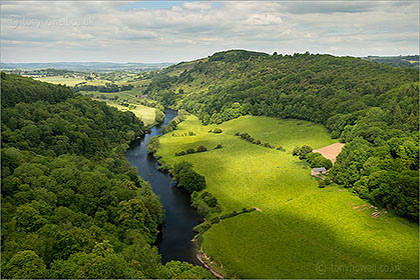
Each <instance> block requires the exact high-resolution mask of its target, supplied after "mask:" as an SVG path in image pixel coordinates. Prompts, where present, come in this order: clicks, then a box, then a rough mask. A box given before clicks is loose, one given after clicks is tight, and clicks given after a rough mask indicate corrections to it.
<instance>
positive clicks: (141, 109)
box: [99, 100, 156, 126]
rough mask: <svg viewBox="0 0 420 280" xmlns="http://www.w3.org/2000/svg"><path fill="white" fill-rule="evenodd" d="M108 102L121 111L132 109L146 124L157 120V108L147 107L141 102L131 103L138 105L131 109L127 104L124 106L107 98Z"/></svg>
mask: <svg viewBox="0 0 420 280" xmlns="http://www.w3.org/2000/svg"><path fill="white" fill-rule="evenodd" d="M99 101H103V100H99ZM105 102H106V104H108V105H110V106H112V107H115V108H117V109H118V110H120V111H130V112H133V113H134V115H136V117H137V118H139V119H141V120H142V121H143V123H144V125H145V126H148V125H151V124H153V123H154V122H155V117H156V109H155V108H152V107H147V106H144V105H140V104H131V105H134V106H136V108H135V109H129V108H128V107H126V106H122V105H119V104H117V103H115V102H112V101H110V100H106V101H105Z"/></svg>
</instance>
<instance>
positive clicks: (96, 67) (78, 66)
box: [0, 62, 172, 72]
mask: <svg viewBox="0 0 420 280" xmlns="http://www.w3.org/2000/svg"><path fill="white" fill-rule="evenodd" d="M171 64H172V63H166V62H162V63H134V62H127V63H111V62H51V63H1V64H0V68H1V69H3V70H13V69H19V70H37V69H59V70H70V71H93V72H107V71H117V70H120V71H149V70H155V69H162V68H164V67H167V66H169V65H171Z"/></svg>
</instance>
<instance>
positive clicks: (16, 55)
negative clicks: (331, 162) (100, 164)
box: [1, 1, 419, 62]
mask: <svg viewBox="0 0 420 280" xmlns="http://www.w3.org/2000/svg"><path fill="white" fill-rule="evenodd" d="M123 4H124V3H121V2H111V1H104V2H95V1H85V2H47V1H40V2H18V1H17V2H4V3H2V7H1V8H2V15H1V26H2V28H1V39H2V42H1V51H2V60H3V61H9V62H11V61H16V62H18V61H63V60H69V61H80V60H84V61H89V60H90V61H94V60H97V61H98V60H100V61H112V60H114V61H139V62H157V61H172V62H175V61H181V60H189V59H194V58H199V57H203V56H207V55H209V54H211V53H213V52H215V51H220V50H224V49H228V48H241V49H253V50H258V51H265V52H269V53H271V52H273V51H277V52H280V53H281V52H283V53H285V52H286V53H294V52H304V51H306V50H308V51H310V52H315V53H316V52H320V53H328V52H329V53H332V54H336V55H354V56H364V55H372V54H374V55H392V54H395V55H397V54H405V53H416V52H418V48H419V42H418V40H419V36H418V31H419V22H418V11H419V4H418V3H417V2H373V1H371V2H360V1H355V2H353V1H347V2H326V1H324V2H308V1H306V2H284V1H281V2H246V1H245V2H220V3H215V2H196V1H194V2H186V3H182V5H181V4H180V5H174V6H170V7H168V8H155V9H148V8H132V9H124V10H121V9H119V7H121V6H122V5H123ZM131 4H133V3H131ZM28 47H30V48H31V51H30V52H28Z"/></svg>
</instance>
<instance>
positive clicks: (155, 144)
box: [146, 136, 160, 154]
mask: <svg viewBox="0 0 420 280" xmlns="http://www.w3.org/2000/svg"><path fill="white" fill-rule="evenodd" d="M159 145H160V143H159V138H158V136H152V137H150V139H149V142H147V145H146V151H147V153H149V154H154V153H156V151H157V149H158V148H159Z"/></svg>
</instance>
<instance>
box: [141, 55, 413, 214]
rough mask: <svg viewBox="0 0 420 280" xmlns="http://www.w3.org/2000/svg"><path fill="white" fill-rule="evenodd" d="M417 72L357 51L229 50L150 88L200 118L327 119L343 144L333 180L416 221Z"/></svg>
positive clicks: (178, 69) (173, 70) (162, 77)
mask: <svg viewBox="0 0 420 280" xmlns="http://www.w3.org/2000/svg"><path fill="white" fill-rule="evenodd" d="M418 76H419V72H418V70H417V69H411V68H395V67H391V66H388V65H384V64H379V63H376V62H372V61H366V60H363V59H360V58H354V57H334V56H331V55H312V54H309V53H305V54H294V55H293V56H292V55H277V54H273V55H268V54H265V53H257V52H248V51H244V50H233V51H226V52H220V53H216V54H214V55H212V56H210V57H207V58H204V59H200V60H196V61H192V62H184V63H180V64H178V65H173V66H170V67H168V68H165V69H163V70H162V71H160V72H159V74H158V75H156V76H154V77H153V78H152V82H151V83H150V85H149V86H148V88H147V90H146V92H147V94H148V95H149V96H150V97H152V98H153V99H155V100H157V101H159V102H161V103H162V104H164V105H165V106H172V107H176V108H183V109H186V110H187V111H189V112H190V113H193V114H195V115H197V116H198V117H199V118H200V120H201V121H202V123H203V124H209V123H217V124H220V123H222V122H224V121H227V120H231V119H234V118H237V117H239V116H242V115H246V114H251V115H265V116H270V117H276V118H283V119H284V118H295V119H301V120H308V121H312V122H316V123H320V124H323V125H324V126H325V127H326V128H327V129H328V130H329V132H330V133H331V135H332V137H333V138H339V139H340V140H341V141H343V142H345V143H346V146H345V148H344V149H343V152H342V153H341V154H340V156H339V157H338V158H337V162H336V164H335V165H334V167H333V168H332V170H331V175H332V176H333V180H334V181H335V182H337V183H339V184H340V185H342V186H344V187H346V188H353V190H354V192H355V193H357V194H359V195H360V196H361V197H362V198H366V199H368V200H369V201H371V202H372V203H374V204H375V205H377V206H380V207H386V208H388V209H392V210H393V211H395V212H396V213H397V214H398V215H401V216H404V217H407V218H408V219H411V220H413V221H417V220H418V185H417V182H418V169H419V165H418V125H419V96H418V91H419V85H418V83H417V81H418ZM378 177H379V178H380V179H377V178H378Z"/></svg>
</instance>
